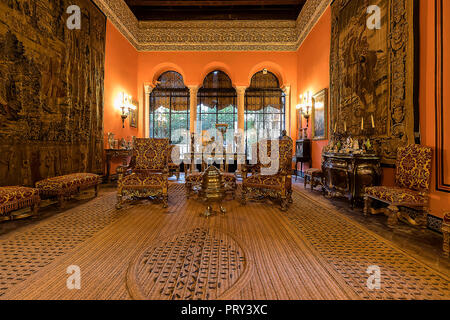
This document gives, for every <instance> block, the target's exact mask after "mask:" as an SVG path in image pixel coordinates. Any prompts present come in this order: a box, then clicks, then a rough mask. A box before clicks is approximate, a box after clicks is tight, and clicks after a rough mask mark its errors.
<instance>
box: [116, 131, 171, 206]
mask: <svg viewBox="0 0 450 320" xmlns="http://www.w3.org/2000/svg"><path fill="white" fill-rule="evenodd" d="M169 150H170V147H169V139H142V138H141V139H136V143H135V146H134V148H133V156H132V158H131V162H130V165H129V166H128V167H125V166H122V167H120V168H119V169H118V170H117V172H118V173H119V180H118V187H117V205H116V208H117V209H120V208H121V207H122V204H123V202H124V198H125V197H131V198H148V197H157V198H160V199H161V200H162V202H163V207H164V208H167V205H168V187H169V182H168V178H169V169H168V162H169V156H170V154H169Z"/></svg>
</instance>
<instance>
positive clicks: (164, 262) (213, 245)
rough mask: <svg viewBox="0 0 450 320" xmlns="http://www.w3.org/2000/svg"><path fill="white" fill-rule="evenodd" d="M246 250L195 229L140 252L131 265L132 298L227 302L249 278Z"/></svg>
mask: <svg viewBox="0 0 450 320" xmlns="http://www.w3.org/2000/svg"><path fill="white" fill-rule="evenodd" d="M248 257H249V256H248V254H247V252H246V250H245V249H244V248H243V247H242V246H241V245H240V244H239V243H238V242H237V241H236V240H235V239H234V238H232V237H231V236H230V235H229V234H227V233H224V232H221V231H218V230H216V229H208V228H196V229H194V230H192V231H185V232H181V233H176V234H174V235H172V236H169V237H167V238H163V239H162V240H160V241H158V242H157V243H156V244H155V245H154V246H151V247H149V248H146V249H144V250H143V251H142V252H140V253H139V254H138V255H137V256H136V258H135V259H133V261H132V262H131V263H130V266H129V269H128V274H127V287H128V290H129V292H130V295H131V297H132V298H133V299H156V300H165V299H168V300H216V299H230V297H231V296H232V295H234V294H236V293H238V292H239V291H240V290H241V289H242V287H243V286H244V285H245V283H247V281H248V279H249V278H250V271H251V268H250V265H249V260H248Z"/></svg>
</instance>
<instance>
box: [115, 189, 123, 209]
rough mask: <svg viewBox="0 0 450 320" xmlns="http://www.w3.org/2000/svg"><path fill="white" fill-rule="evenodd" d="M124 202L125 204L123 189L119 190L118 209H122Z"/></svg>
mask: <svg viewBox="0 0 450 320" xmlns="http://www.w3.org/2000/svg"><path fill="white" fill-rule="evenodd" d="M122 204H123V195H122V191H117V203H116V209H117V210H119V209H122Z"/></svg>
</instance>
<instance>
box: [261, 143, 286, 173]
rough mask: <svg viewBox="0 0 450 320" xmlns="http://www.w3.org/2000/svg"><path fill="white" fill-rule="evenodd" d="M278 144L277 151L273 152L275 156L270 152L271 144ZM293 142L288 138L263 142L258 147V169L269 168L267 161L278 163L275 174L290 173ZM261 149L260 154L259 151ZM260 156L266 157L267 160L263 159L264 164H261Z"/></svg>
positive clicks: (269, 164)
mask: <svg viewBox="0 0 450 320" xmlns="http://www.w3.org/2000/svg"><path fill="white" fill-rule="evenodd" d="M273 143H278V149H276V150H273V152H275V154H273V152H272V144H273ZM293 145H294V142H293V140H292V139H291V138H290V137H287V136H286V137H283V139H277V140H263V141H261V143H260V144H259V145H258V164H259V165H260V168H269V167H270V166H271V163H270V162H269V163H267V160H270V159H272V160H275V159H278V161H279V169H278V172H277V174H280V173H290V172H291V171H292V152H293ZM260 149H261V152H259V150H260ZM261 155H263V156H264V155H266V156H265V157H267V159H264V162H265V163H262V162H261Z"/></svg>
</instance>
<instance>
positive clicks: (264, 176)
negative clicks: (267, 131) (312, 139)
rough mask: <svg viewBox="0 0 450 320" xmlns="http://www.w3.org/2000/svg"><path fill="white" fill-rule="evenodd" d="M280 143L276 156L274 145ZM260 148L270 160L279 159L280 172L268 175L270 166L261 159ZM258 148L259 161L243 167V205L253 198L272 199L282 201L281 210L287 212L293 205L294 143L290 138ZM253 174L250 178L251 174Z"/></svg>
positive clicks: (267, 143) (270, 141)
mask: <svg viewBox="0 0 450 320" xmlns="http://www.w3.org/2000/svg"><path fill="white" fill-rule="evenodd" d="M274 141H276V142H278V143H279V145H278V146H279V147H278V150H277V151H276V154H272V144H273V143H274ZM259 147H261V151H262V154H266V155H267V157H268V158H270V159H276V158H278V159H279V166H278V170H277V171H276V172H274V173H273V174H268V173H270V172H266V170H267V169H268V168H269V167H270V163H269V164H264V163H263V162H266V161H261V159H260V154H259V153H260V152H259ZM259 147H258V161H257V164H255V165H251V166H248V165H242V168H241V170H242V179H243V181H242V199H241V202H242V204H243V205H245V204H246V202H247V199H248V198H249V197H250V196H252V198H253V199H260V198H271V199H276V200H279V201H280V205H281V210H282V211H286V210H287V209H288V205H289V204H290V203H292V179H291V177H292V150H293V141H292V139H291V138H290V137H287V136H286V137H283V139H281V140H265V141H263V142H262V143H261V144H260V145H259ZM250 172H252V174H251V175H250V176H249V173H250Z"/></svg>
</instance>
